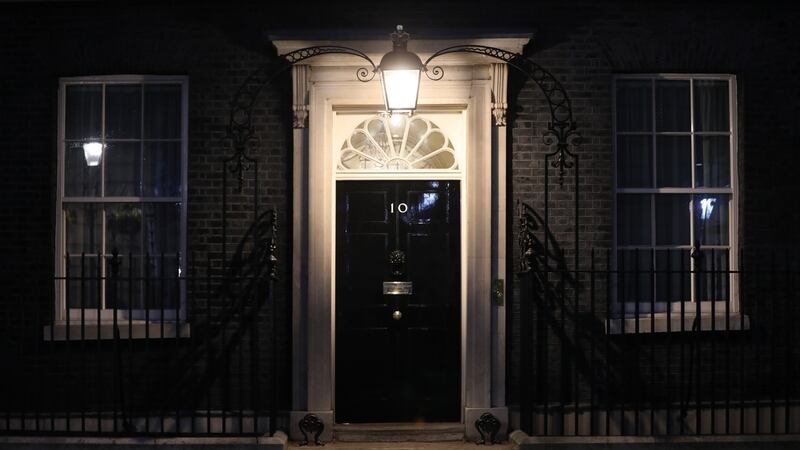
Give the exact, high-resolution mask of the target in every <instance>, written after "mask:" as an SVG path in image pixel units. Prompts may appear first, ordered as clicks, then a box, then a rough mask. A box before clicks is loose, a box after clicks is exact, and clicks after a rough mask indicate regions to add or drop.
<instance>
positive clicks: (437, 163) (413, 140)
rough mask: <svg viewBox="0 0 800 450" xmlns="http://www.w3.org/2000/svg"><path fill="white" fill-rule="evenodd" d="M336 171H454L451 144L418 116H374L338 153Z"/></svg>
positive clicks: (435, 127)
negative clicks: (337, 168)
mask: <svg viewBox="0 0 800 450" xmlns="http://www.w3.org/2000/svg"><path fill="white" fill-rule="evenodd" d="M338 166H339V170H385V171H400V170H457V169H458V160H457V159H456V152H455V150H454V149H453V144H452V143H451V142H450V139H448V138H447V136H445V135H444V132H442V130H441V129H440V128H439V127H438V126H436V124H434V123H433V122H431V121H430V120H428V119H425V118H423V117H420V116H411V117H407V116H405V115H401V114H395V115H393V116H391V117H389V116H388V115H377V116H375V117H372V118H369V119H367V120H365V121H363V122H361V124H359V125H358V126H357V127H356V129H355V130H354V131H353V133H352V134H351V135H350V137H348V138H347V139H346V140H345V142H344V144H342V148H341V150H340V151H339V164H338Z"/></svg>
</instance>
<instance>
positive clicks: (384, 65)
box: [378, 25, 425, 113]
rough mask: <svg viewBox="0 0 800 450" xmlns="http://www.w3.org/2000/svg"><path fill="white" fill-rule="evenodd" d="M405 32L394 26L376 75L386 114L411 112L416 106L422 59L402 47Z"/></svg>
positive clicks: (405, 39)
mask: <svg viewBox="0 0 800 450" xmlns="http://www.w3.org/2000/svg"><path fill="white" fill-rule="evenodd" d="M408 37H409V36H408V33H406V32H405V31H403V26H402V25H398V26H397V31H395V32H394V33H392V46H393V48H392V51H390V52H389V53H387V54H385V55H383V58H382V59H381V63H380V64H379V65H378V72H379V73H380V76H381V84H382V85H383V99H384V102H385V104H386V109H387V110H388V111H389V112H390V113H395V112H408V113H410V112H412V111H414V109H416V107H417V97H418V96H419V79H420V74H421V73H422V71H423V70H424V67H425V66H424V65H423V64H422V60H420V59H419V56H417V54H416V53H414V52H409V51H408V49H407V48H406V46H407V44H408Z"/></svg>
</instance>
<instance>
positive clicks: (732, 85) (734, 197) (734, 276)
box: [609, 73, 749, 332]
mask: <svg viewBox="0 0 800 450" xmlns="http://www.w3.org/2000/svg"><path fill="white" fill-rule="evenodd" d="M619 80H649V81H651V82H652V97H651V98H652V118H651V120H652V121H653V124H652V130H651V131H646V132H619V131H618V130H617V81H619ZM658 80H682V81H689V98H690V100H689V109H690V111H689V113H690V128H689V132H688V136H690V138H691V139H690V141H691V155H692V162H694V160H695V138H694V137H695V136H696V135H700V136H702V135H717V136H720V135H726V134H727V135H728V136H729V138H730V152H731V153H730V161H729V164H730V167H729V170H730V187H728V188H725V187H720V188H707V187H700V188H697V187H695V176H696V171H695V170H694V167H693V168H692V171H691V177H692V186H691V187H688V188H658V187H652V188H619V187H618V185H617V151H618V150H617V142H618V139H617V137H618V136H620V135H650V136H652V138H653V147H652V151H653V156H652V165H653V177H656V169H657V168H656V164H657V158H656V157H655V151H656V142H655V141H656V137H657V136H659V135H687V132H658V131H657V130H656V127H655V121H656V105H655V82H656V81H658ZM695 80H721V81H727V82H728V114H729V121H728V126H729V129H728V131H727V132H696V131H695V129H694V126H695V120H694V99H695V94H694V81H695ZM736 92H737V89H736V77H735V76H734V75H723V74H667V73H656V74H652V73H650V74H624V75H623V74H620V75H615V76H614V77H613V78H612V86H611V100H612V112H611V116H612V134H611V136H612V146H613V157H612V164H613V166H614V169H613V174H614V176H613V181H612V182H613V189H612V192H613V220H612V222H613V256H612V263H613V267H614V268H616V267H617V254H618V251H619V250H621V249H623V250H625V249H627V250H633V249H635V248H637V247H638V248H646V249H648V250H649V249H657V247H658V246H656V245H655V243H653V244H652V245H650V246H624V247H622V248H621V247H620V245H618V237H617V230H618V227H617V225H618V224H617V208H618V205H617V197H618V194H624V193H628V194H633V193H637V194H638V193H641V194H689V195H690V196H691V197H690V198H691V200H690V208H692V209H691V215H690V225H689V227H690V244H689V245H688V246H686V245H685V246H665V249H666V248H667V247H668V248H672V249H681V250H691V248H692V246H693V245H694V236H695V234H694V233H695V231H694V218H693V215H694V195H696V194H725V195H730V205H729V218H728V224H729V230H728V234H729V243H728V245H727V246H713V245H709V246H704V247H703V248H704V249H707V250H708V249H713V248H723V247H727V249H728V252H729V271H730V272H731V275H730V277H729V300H728V301H725V300H718V301H713V302H712V301H704V302H701V303H700V312H701V314H702V315H707V316H710V314H711V313H712V311H713V312H714V313H715V315H716V316H717V317H716V318H710V317H708V318H705V319H704V321H703V323H705V324H706V325H707V326H706V325H703V324H701V327H702V329H704V330H706V329H711V328H712V325H711V322H714V326H713V328H714V329H718V330H722V329H725V325H722V326H720V323H721V322H722V323H724V322H725V321H724V320H723V321H720V320H719V318H720V316H724V315H725V314H726V303H728V307H729V309H728V311H729V312H730V314H731V321H733V317H734V316H736V317H738V316H739V314H740V309H739V290H738V285H739V282H738V278H739V277H738V267H739V255H738V229H739V226H738V216H739V214H738V204H739V181H738V170H737V168H738V148H737V147H738V133H737V130H738V124H737V111H738V110H737V103H736ZM651 198H654V197H651ZM651 214H655V209H654V206H653V205H651ZM651 226H652V227H653V228H655V226H656V224H655V218H654V217H652V216H651ZM651 233H653V234H654V233H655V231H654V230H652V231H651ZM707 255H708V253H707ZM690 264H691V265H690V270H692V271H694V270H695V260H694V258H690ZM612 270H613V269H612ZM617 284H618V283H617V282H616V281H615V283H614V286H613V289H612V292H613V295H612V298H611V299H609V300H610V301H611V302H612V308H611V309H610V311H611V313H612V315H613V316H614V317H618V318H619V317H621V318H622V320H617V322H618V323H616V328H617V329H616V331H615V330H613V328H615V324H614V323H612V324H611V327H612V330H609V331H610V332H620V328H621V326H623V324H622V322H628V321H632V320H636V321H637V322H639V330H640V332H649V331H651V330H650V327H651V325H650V321H651V320H656V321H659V320H661V322H662V323H661V324H660V325H658V324H656V326H655V328H662V329H660V330H659V329H657V330H656V331H666V329H667V328H666V325H665V322H666V321H667V320H670V321H676V320H679V319H680V317H679V315H680V314H681V311H683V316H684V317H685V318H686V319H687V320H692V321H693V320H694V317H695V316H696V314H697V302H696V301H695V292H696V288H695V276H691V277H690V289H689V290H690V292H689V295H690V296H691V299H690V300H688V301H679V302H664V301H660V302H659V301H656V302H655V307H656V311H655V312H654V311H651V309H652V308H651V306H652V304H651V302H650V301H642V302H638V313H639V316H638V317H636V312H637V311H636V308H637V306H636V305H637V302H629V303H626V304H624V305H622V304H621V302H620V301H619V295H618V291H617ZM655 289H656V287H654V295H655V292H656V291H655ZM712 303H713V306H712ZM623 307H624V311H623V310H622V308H623ZM626 317H628V318H629V317H633V318H634V319H627V320H626V319H625V318H626ZM643 319H645V320H646V323H645V322H643V321H642V320H643ZM736 322H737V323H735V324H730V325H729V326H730V327H731V329H734V327H739V321H738V319H737V320H736ZM681 326H684V329H686V330H688V329H690V327H691V325H689V326H686V324H683V325H681V324H680V323H677V329H676V327H675V325H673V326H672V330H673V331H681V329H680V328H681ZM746 327H749V320H748V321H747V324H746ZM626 329H627V331H626V332H634V328H633V327H632V326H631V324H628V325H627V328H626Z"/></svg>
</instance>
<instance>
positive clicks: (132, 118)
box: [106, 84, 142, 139]
mask: <svg viewBox="0 0 800 450" xmlns="http://www.w3.org/2000/svg"><path fill="white" fill-rule="evenodd" d="M141 106H142V86H141V85H138V84H110V85H108V86H106V138H108V139H138V138H140V137H141V131H142V130H141V124H142V110H141Z"/></svg>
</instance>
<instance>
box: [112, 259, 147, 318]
mask: <svg viewBox="0 0 800 450" xmlns="http://www.w3.org/2000/svg"><path fill="white" fill-rule="evenodd" d="M106 256H107V257H109V258H110V257H111V255H106ZM118 263H119V268H118V272H117V274H116V276H115V275H114V273H113V271H112V269H111V267H110V265H109V266H107V269H106V270H107V280H108V281H107V282H106V308H109V309H113V308H117V309H123V310H126V309H128V308H129V307H130V308H131V309H141V308H142V280H141V277H142V257H141V256H138V255H137V256H133V255H131V254H124V255H122V254H120V255H119V259H118Z"/></svg>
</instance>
